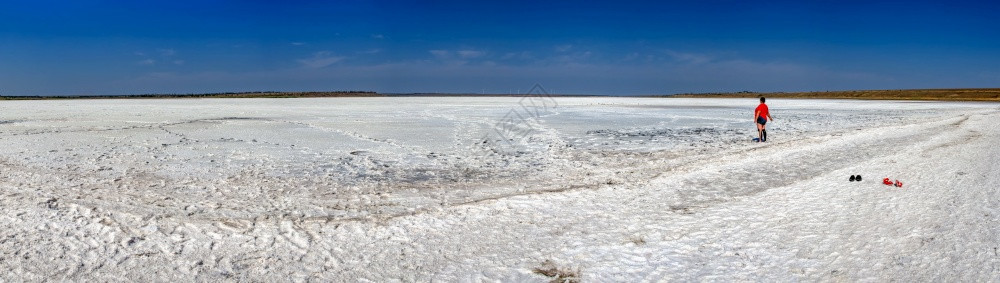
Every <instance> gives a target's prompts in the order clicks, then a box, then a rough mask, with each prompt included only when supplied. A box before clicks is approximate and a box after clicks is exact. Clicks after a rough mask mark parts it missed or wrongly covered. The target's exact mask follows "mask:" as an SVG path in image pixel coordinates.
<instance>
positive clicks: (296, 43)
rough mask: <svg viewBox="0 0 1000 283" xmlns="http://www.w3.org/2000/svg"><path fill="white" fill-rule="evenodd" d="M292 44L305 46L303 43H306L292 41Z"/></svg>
mask: <svg viewBox="0 0 1000 283" xmlns="http://www.w3.org/2000/svg"><path fill="white" fill-rule="evenodd" d="M291 44H292V45H293V46H303V45H306V43H305V42H292V43H291Z"/></svg>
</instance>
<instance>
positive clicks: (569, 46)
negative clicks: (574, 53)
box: [555, 44, 573, 52]
mask: <svg viewBox="0 0 1000 283" xmlns="http://www.w3.org/2000/svg"><path fill="white" fill-rule="evenodd" d="M555 49H556V51H559V52H566V51H569V50H570V49H573V45H572V44H566V45H559V46H556V47H555Z"/></svg>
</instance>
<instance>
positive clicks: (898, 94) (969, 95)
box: [0, 88, 1000, 102]
mask: <svg viewBox="0 0 1000 283" xmlns="http://www.w3.org/2000/svg"><path fill="white" fill-rule="evenodd" d="M524 96H553V97H635V98H757V97H768V98H795V99H865V100H939V101H991V102H1000V88H967V89H903V90H846V91H814V92H749V91H744V92H730V93H682V94H666V95H634V96H612V95H585V94H473V93H377V92H374V91H311V92H226V93H204V94H137V95H59V96H41V95H35V96H0V100H69V99H170V98H308V97H524Z"/></svg>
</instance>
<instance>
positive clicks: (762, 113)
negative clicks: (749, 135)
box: [753, 97, 774, 142]
mask: <svg viewBox="0 0 1000 283" xmlns="http://www.w3.org/2000/svg"><path fill="white" fill-rule="evenodd" d="M753 119H754V120H755V121H757V135H759V136H760V138H759V139H757V140H758V141H760V142H765V141H767V130H766V129H764V124H767V121H768V120H774V119H772V118H771V112H770V111H767V104H764V98H763V97H761V98H760V105H757V109H756V110H754V111H753Z"/></svg>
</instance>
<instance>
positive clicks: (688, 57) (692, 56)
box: [665, 50, 712, 65]
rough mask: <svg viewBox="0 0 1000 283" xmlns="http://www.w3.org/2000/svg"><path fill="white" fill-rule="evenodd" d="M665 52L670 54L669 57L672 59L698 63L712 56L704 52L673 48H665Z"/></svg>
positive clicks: (706, 60) (704, 61)
mask: <svg viewBox="0 0 1000 283" xmlns="http://www.w3.org/2000/svg"><path fill="white" fill-rule="evenodd" d="M665 52H666V53H667V55H670V57H671V58H673V59H674V61H678V62H682V63H689V64H695V65H700V64H704V63H708V62H710V61H712V57H710V56H707V55H704V54H696V53H685V52H677V51H673V50H666V51H665Z"/></svg>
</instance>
